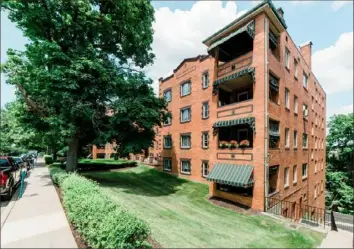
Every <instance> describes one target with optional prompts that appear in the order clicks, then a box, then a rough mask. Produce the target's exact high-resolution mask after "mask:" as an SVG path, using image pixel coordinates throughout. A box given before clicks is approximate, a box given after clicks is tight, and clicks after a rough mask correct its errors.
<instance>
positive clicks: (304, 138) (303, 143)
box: [302, 133, 307, 149]
mask: <svg viewBox="0 0 354 249" xmlns="http://www.w3.org/2000/svg"><path fill="white" fill-rule="evenodd" d="M302 148H305V149H307V134H305V133H304V134H302Z"/></svg>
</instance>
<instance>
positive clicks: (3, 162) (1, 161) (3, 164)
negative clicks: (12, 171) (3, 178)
mask: <svg viewBox="0 0 354 249" xmlns="http://www.w3.org/2000/svg"><path fill="white" fill-rule="evenodd" d="M0 166H1V167H10V166H11V165H10V164H9V162H8V161H7V160H6V159H0Z"/></svg>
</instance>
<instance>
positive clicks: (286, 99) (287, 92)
mask: <svg viewBox="0 0 354 249" xmlns="http://www.w3.org/2000/svg"><path fill="white" fill-rule="evenodd" d="M289 95H290V92H289V89H288V88H285V107H286V108H287V109H290V101H289Z"/></svg>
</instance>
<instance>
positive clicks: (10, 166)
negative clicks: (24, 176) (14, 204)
mask: <svg viewBox="0 0 354 249" xmlns="http://www.w3.org/2000/svg"><path fill="white" fill-rule="evenodd" d="M20 181H21V168H20V166H19V165H18V164H17V163H16V162H15V160H14V159H13V158H12V157H9V156H5V157H4V156H2V157H0V194H1V197H4V199H6V200H10V199H11V197H12V195H13V193H14V191H15V189H16V187H17V186H18V184H19V183H20Z"/></svg>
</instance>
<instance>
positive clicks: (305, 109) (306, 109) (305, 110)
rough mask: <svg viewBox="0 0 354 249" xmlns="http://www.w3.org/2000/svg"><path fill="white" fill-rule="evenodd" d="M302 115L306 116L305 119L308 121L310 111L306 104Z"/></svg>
mask: <svg viewBox="0 0 354 249" xmlns="http://www.w3.org/2000/svg"><path fill="white" fill-rule="evenodd" d="M302 114H303V115H304V118H306V119H307V117H308V115H309V110H308V107H307V105H306V104H303V105H302Z"/></svg>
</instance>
